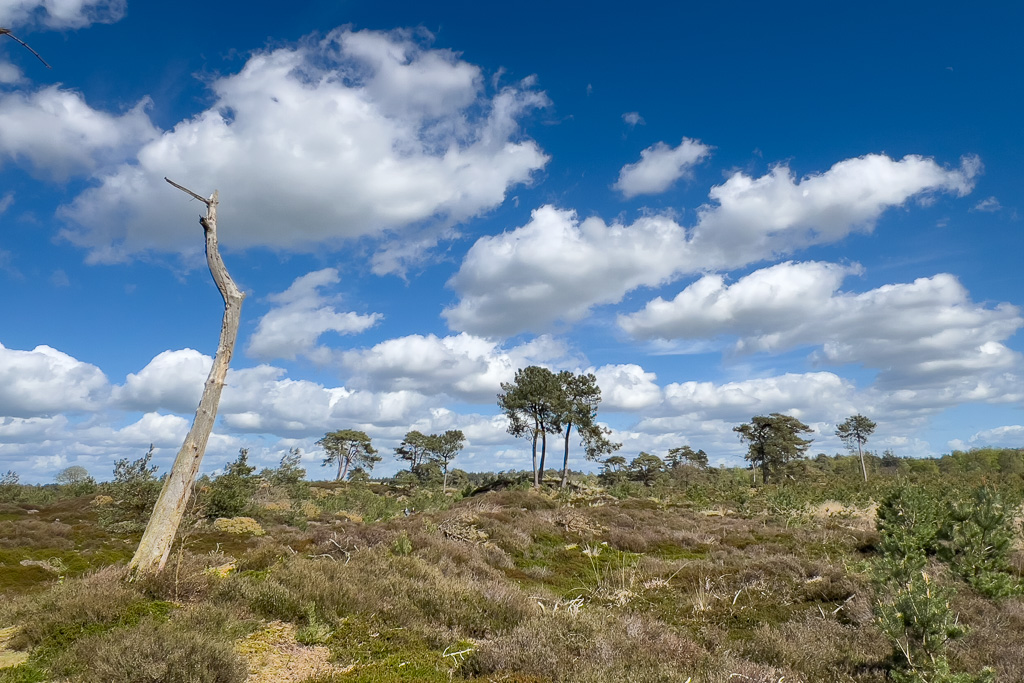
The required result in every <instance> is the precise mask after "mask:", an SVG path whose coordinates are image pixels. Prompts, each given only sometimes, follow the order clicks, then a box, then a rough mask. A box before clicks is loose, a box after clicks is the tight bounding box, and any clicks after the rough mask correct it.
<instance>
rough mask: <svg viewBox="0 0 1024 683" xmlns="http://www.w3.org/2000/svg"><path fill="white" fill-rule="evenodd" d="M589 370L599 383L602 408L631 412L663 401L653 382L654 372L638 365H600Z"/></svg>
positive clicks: (657, 387) (658, 389)
mask: <svg viewBox="0 0 1024 683" xmlns="http://www.w3.org/2000/svg"><path fill="white" fill-rule="evenodd" d="M592 372H593V373H594V376H595V377H597V386H599V387H601V408H602V409H603V410H612V411H619V410H621V411H627V412H634V411H638V410H644V409H646V408H650V407H652V406H655V405H657V404H659V403H661V401H662V393H661V387H659V386H658V385H657V384H656V383H655V380H656V379H657V375H655V374H654V373H653V372H646V371H645V370H644V369H643V368H642V367H640V366H639V365H636V364H634V363H624V364H619V365H603V366H601V367H599V368H597V369H595V370H592Z"/></svg>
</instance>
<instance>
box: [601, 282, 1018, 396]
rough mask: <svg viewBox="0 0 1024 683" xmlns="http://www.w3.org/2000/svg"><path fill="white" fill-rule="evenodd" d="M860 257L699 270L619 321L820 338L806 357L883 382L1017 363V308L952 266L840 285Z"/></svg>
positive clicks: (745, 347)
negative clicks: (984, 300) (862, 285)
mask: <svg viewBox="0 0 1024 683" xmlns="http://www.w3.org/2000/svg"><path fill="white" fill-rule="evenodd" d="M860 270H861V269H860V267H859V266H840V265H836V264H832V263H821V262H808V263H793V262H786V263H780V264H778V265H775V266H771V267H769V268H763V269H760V270H757V271H754V272H753V273H751V274H750V275H747V276H745V277H743V278H740V279H739V280H737V281H736V282H735V283H733V284H731V285H730V284H726V282H725V280H724V278H723V277H721V276H719V275H706V276H704V277H703V278H701V279H699V280H698V281H696V282H695V283H693V284H691V285H690V286H688V287H686V288H685V289H684V290H683V291H681V292H680V293H679V294H678V295H677V296H676V297H675V298H674V299H673V300H672V301H665V300H664V299H661V298H660V297H659V298H657V299H654V300H653V301H651V302H649V303H648V304H647V306H646V307H645V308H644V309H643V310H641V311H639V312H637V313H634V314H631V315H624V316H620V317H619V325H620V326H621V327H622V328H623V329H624V330H625V331H627V332H629V333H630V334H632V335H633V336H635V337H639V338H644V339H650V338H655V337H659V338H662V339H707V338H711V339H713V338H716V337H720V336H724V337H735V338H736V339H737V340H736V342H735V345H734V349H735V351H737V352H741V353H742V352H746V353H752V352H761V351H766V352H781V351H786V350H789V349H792V348H795V347H798V346H801V345H814V346H818V347H819V349H818V351H816V352H815V354H814V358H815V359H816V360H818V361H819V362H827V363H831V364H851V363H857V364H861V365H864V366H867V367H871V368H876V369H878V370H879V371H880V372H879V375H878V378H877V384H878V386H879V387H882V388H886V389H895V388H899V389H911V388H915V387H921V386H940V385H946V384H949V383H951V382H960V381H968V382H970V381H976V382H978V383H979V385H980V384H983V383H984V382H985V380H986V378H989V377H990V376H991V375H992V374H993V373H995V374H999V373H1003V372H1008V371H1013V370H1015V369H1016V370H1019V369H1020V367H1021V357H1020V354H1017V353H1016V352H1014V351H1012V350H1011V349H1009V348H1008V347H1007V346H1006V345H1005V344H1004V343H1003V342H1004V341H1005V340H1006V339H1008V338H1009V337H1010V336H1012V335H1013V334H1014V333H1015V332H1016V331H1017V330H1018V329H1019V328H1020V327H1022V326H1024V318H1022V317H1021V312H1020V309H1018V308H1017V307H1016V306H1012V305H1010V304H1007V303H1002V304H998V305H996V306H995V307H991V308H990V307H988V306H985V305H984V304H978V303H975V302H973V301H971V298H970V295H969V293H968V292H967V290H966V289H965V288H964V287H963V285H961V284H960V282H959V281H958V280H957V279H956V278H955V277H954V276H952V275H949V274H946V273H940V274H939V275H935V276H934V277H930V278H919V279H917V280H915V281H914V282H910V283H898V284H891V285H884V286H882V287H879V288H877V289H873V290H870V291H867V292H864V293H860V294H856V293H847V292H841V291H839V287H840V285H841V283H842V281H843V279H844V278H845V277H846V276H847V275H849V274H851V273H859V272H860Z"/></svg>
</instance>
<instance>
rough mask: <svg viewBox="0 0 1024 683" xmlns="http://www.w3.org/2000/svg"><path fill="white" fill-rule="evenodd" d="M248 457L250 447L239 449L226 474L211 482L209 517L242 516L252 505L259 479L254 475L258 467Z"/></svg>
mask: <svg viewBox="0 0 1024 683" xmlns="http://www.w3.org/2000/svg"><path fill="white" fill-rule="evenodd" d="M248 457H249V449H247V448H242V449H239V451H238V459H237V460H235V461H234V462H230V463H228V465H227V467H226V468H225V471H224V474H222V475H220V476H219V477H217V478H216V479H214V480H213V483H212V484H210V489H209V492H208V493H207V494H206V500H205V505H206V515H207V517H210V518H215V517H240V516H242V515H243V514H245V513H246V512H248V511H249V509H250V508H251V507H252V499H253V496H254V495H255V494H256V489H257V488H258V487H259V480H258V479H257V478H256V477H255V476H253V472H255V471H256V468H255V467H252V466H250V465H249V463H248Z"/></svg>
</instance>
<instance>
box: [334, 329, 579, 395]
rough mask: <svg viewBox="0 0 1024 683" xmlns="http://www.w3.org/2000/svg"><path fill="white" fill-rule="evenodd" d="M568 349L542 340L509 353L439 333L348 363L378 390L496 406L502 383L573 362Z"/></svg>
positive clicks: (362, 352) (390, 343) (345, 356)
mask: <svg viewBox="0 0 1024 683" xmlns="http://www.w3.org/2000/svg"><path fill="white" fill-rule="evenodd" d="M567 354H568V351H567V349H566V347H565V346H564V344H562V343H561V342H558V341H556V340H554V339H552V338H551V337H548V336H542V337H538V338H537V339H534V340H532V341H530V342H527V343H524V344H521V345H519V346H514V347H512V348H509V349H506V348H504V347H502V346H501V345H499V344H498V343H497V342H495V341H493V340H489V339H486V338H483V337H476V336H473V335H470V334H465V333H462V334H457V335H452V336H447V337H438V336H436V335H433V334H428V335H419V334H414V335H409V336H405V337H398V338H395V339H388V340H386V341H383V342H381V343H379V344H376V345H375V346H373V347H371V348H367V349H358V350H354V351H346V352H344V353H342V354H341V360H342V363H343V364H344V365H345V366H346V367H347V368H349V370H350V371H351V372H352V373H353V379H352V381H353V383H354V384H356V385H358V386H365V387H368V388H371V389H376V390H387V391H395V390H412V391H417V392H421V393H424V394H428V395H432V396H436V395H440V394H444V395H448V396H452V397H457V398H461V399H464V400H468V401H479V402H484V403H493V402H494V400H495V397H496V396H497V394H498V392H499V391H501V383H502V382H511V381H512V380H513V378H514V376H515V372H516V370H517V369H519V368H522V367H525V366H527V365H552V364H556V365H560V366H561V365H566V364H568V363H571V362H572V361H571V359H569V358H568V357H567Z"/></svg>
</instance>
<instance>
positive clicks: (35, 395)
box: [0, 344, 110, 418]
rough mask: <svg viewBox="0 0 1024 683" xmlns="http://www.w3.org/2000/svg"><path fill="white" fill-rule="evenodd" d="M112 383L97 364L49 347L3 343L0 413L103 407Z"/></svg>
mask: <svg viewBox="0 0 1024 683" xmlns="http://www.w3.org/2000/svg"><path fill="white" fill-rule="evenodd" d="M109 392H110V385H109V384H108V382H107V377H106V375H104V374H103V371H101V370H100V369H99V368H98V367H96V366H95V365H90V364H89V363H83V362H82V361H80V360H77V359H75V358H72V357H71V356H69V355H68V354H66V353H62V352H61V351H58V350H57V349H54V348H51V347H49V346H37V347H36V348H34V349H32V350H31V351H19V350H15V349H8V348H5V347H4V346H3V345H2V344H0V415H3V416H8V417H20V418H30V417H44V416H50V415H55V414H57V413H62V412H76V411H86V412H87V411H92V410H96V409H99V408H100V407H102V406H103V405H104V403H105V401H106V399H107V397H108V395H109Z"/></svg>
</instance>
